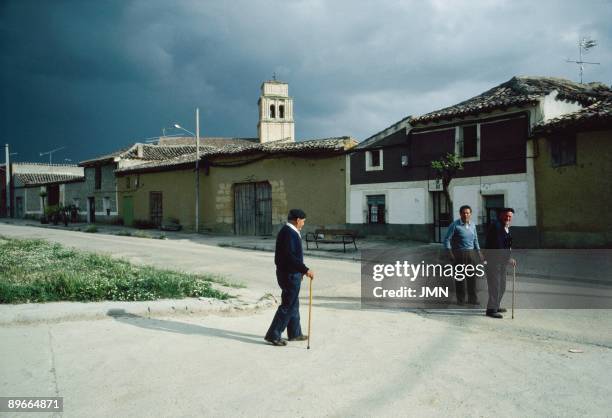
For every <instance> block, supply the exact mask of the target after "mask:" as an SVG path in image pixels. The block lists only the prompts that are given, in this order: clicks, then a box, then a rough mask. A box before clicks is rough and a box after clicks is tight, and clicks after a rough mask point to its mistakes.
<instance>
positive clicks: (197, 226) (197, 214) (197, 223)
mask: <svg viewBox="0 0 612 418" xmlns="http://www.w3.org/2000/svg"><path fill="white" fill-rule="evenodd" d="M195 171H196V204H195V231H196V234H197V233H198V232H200V108H199V107H196V169H195Z"/></svg>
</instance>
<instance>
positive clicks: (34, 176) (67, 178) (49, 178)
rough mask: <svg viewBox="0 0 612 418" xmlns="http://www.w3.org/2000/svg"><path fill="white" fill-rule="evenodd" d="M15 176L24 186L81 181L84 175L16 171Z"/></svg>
mask: <svg viewBox="0 0 612 418" xmlns="http://www.w3.org/2000/svg"><path fill="white" fill-rule="evenodd" d="M15 177H16V178H17V180H19V181H20V182H21V184H23V185H24V186H37V185H43V184H50V183H68V182H71V181H80V180H83V179H85V177H84V176H79V175H74V174H50V173H16V174H15Z"/></svg>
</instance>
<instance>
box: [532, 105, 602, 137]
mask: <svg viewBox="0 0 612 418" xmlns="http://www.w3.org/2000/svg"><path fill="white" fill-rule="evenodd" d="M581 128H582V129H597V128H608V129H610V128H612V95H610V97H609V98H607V99H605V100H601V101H599V102H597V103H594V104H592V105H591V106H588V107H586V108H584V109H581V110H579V111H577V112H573V113H568V114H566V115H563V116H560V117H558V118H554V119H551V120H549V121H546V122H544V123H540V124H538V125H536V126H535V127H534V128H533V131H532V134H531V136H532V137H533V136H535V135H538V134H544V133H551V132H555V131H559V130H562V129H581Z"/></svg>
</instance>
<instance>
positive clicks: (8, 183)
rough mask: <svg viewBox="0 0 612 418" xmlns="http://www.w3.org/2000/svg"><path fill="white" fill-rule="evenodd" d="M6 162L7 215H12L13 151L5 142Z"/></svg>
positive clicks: (8, 216)
mask: <svg viewBox="0 0 612 418" xmlns="http://www.w3.org/2000/svg"><path fill="white" fill-rule="evenodd" d="M4 151H5V155H4V162H5V163H6V166H5V167H4V177H5V182H6V190H5V192H6V217H7V218H10V217H11V161H10V158H11V153H10V152H9V144H4Z"/></svg>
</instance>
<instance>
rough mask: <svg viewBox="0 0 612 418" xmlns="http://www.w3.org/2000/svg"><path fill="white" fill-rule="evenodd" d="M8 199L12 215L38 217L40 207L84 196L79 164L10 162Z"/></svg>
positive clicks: (73, 201) (72, 200)
mask: <svg viewBox="0 0 612 418" xmlns="http://www.w3.org/2000/svg"><path fill="white" fill-rule="evenodd" d="M11 174H12V181H11V190H12V193H11V200H12V202H11V203H12V212H13V217H15V218H40V217H41V216H42V215H43V214H44V208H45V207H50V206H69V205H72V204H75V203H76V204H77V207H78V203H79V201H81V199H84V196H85V193H84V175H83V168H81V167H78V166H75V165H65V164H39V163H12V164H11Z"/></svg>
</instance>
